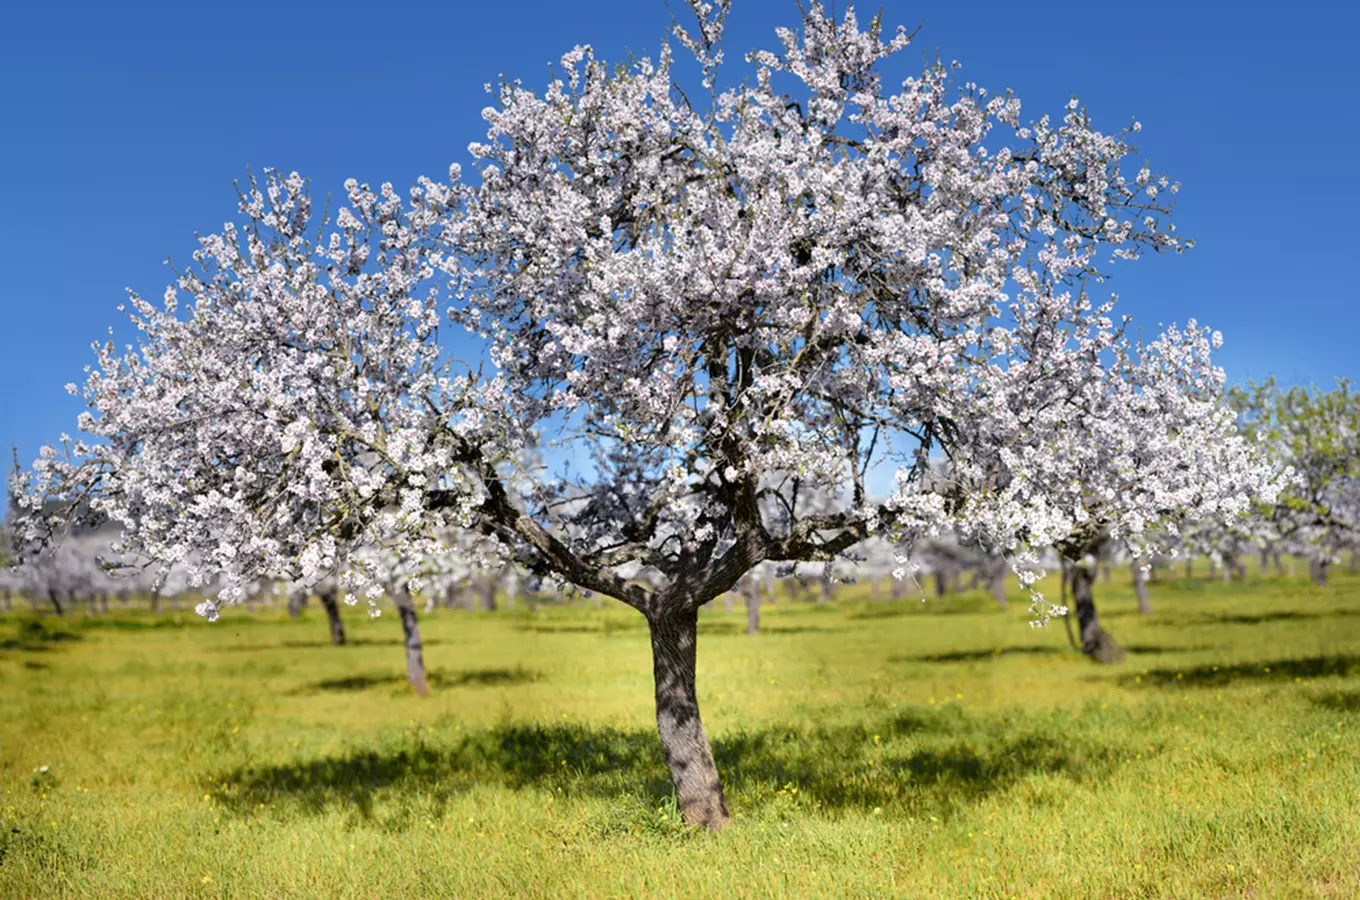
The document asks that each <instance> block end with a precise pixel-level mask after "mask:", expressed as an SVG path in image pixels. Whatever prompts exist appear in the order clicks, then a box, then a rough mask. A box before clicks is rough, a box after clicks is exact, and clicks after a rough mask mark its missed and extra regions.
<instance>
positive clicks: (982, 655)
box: [888, 647, 1076, 663]
mask: <svg viewBox="0 0 1360 900" xmlns="http://www.w3.org/2000/svg"><path fill="white" fill-rule="evenodd" d="M1075 653H1076V651H1074V650H1072V649H1070V648H1068V647H994V648H992V649H990V650H956V651H954V652H952V653H927V654H924V655H921V656H894V657H892V658H891V659H889V660H888V661H889V662H894V663H916V662H927V663H952V662H981V661H984V660H989V659H1001V658H1002V657H1005V656H1073V655H1075Z"/></svg>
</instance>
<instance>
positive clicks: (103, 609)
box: [99, 592, 109, 616]
mask: <svg viewBox="0 0 1360 900" xmlns="http://www.w3.org/2000/svg"><path fill="white" fill-rule="evenodd" d="M99 614H100V615H102V616H107V615H108V614H109V595H108V594H105V593H103V592H101V593H100V594H99Z"/></svg>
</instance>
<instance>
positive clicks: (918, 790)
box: [0, 573, 1360, 898]
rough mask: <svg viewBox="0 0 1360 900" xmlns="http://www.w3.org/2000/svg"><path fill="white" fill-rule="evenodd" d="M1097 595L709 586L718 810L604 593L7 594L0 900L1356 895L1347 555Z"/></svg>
mask: <svg viewBox="0 0 1360 900" xmlns="http://www.w3.org/2000/svg"><path fill="white" fill-rule="evenodd" d="M846 593H847V594H848V593H849V591H847V592H846ZM1097 597H1098V599H1099V600H1100V601H1101V602H1102V607H1103V611H1104V613H1103V618H1104V619H1105V620H1106V621H1107V624H1108V627H1109V628H1110V630H1111V631H1112V632H1113V633H1114V634H1115V635H1116V636H1117V637H1118V638H1119V640H1120V641H1121V642H1122V643H1123V644H1124V646H1125V647H1126V648H1127V649H1128V650H1129V658H1128V660H1127V661H1126V662H1125V663H1123V664H1122V665H1120V666H1117V667H1112V668H1106V669H1101V668H1098V667H1096V666H1094V665H1092V664H1091V663H1088V662H1087V661H1085V660H1084V659H1082V658H1081V657H1079V656H1077V655H1076V654H1074V653H1073V652H1072V651H1071V650H1070V649H1068V646H1067V640H1066V637H1065V636H1064V634H1063V629H1062V626H1061V624H1054V625H1053V626H1051V627H1049V628H1048V629H1046V630H1034V629H1031V628H1029V627H1028V626H1027V625H1026V622H1025V613H1024V612H1023V610H1021V609H1019V608H1015V609H1012V610H1011V611H1008V612H1003V611H1000V610H997V609H995V608H994V607H992V606H991V605H990V604H991V601H990V599H989V598H987V597H984V596H983V595H982V594H981V593H974V594H968V595H963V596H960V597H957V598H953V599H950V600H947V601H936V600H931V601H929V602H927V603H924V604H923V603H921V602H920V601H919V600H914V599H907V600H901V601H883V602H878V603H868V602H854V601H853V600H844V601H842V602H838V603H836V604H831V605H813V604H799V605H790V604H788V603H787V602H781V603H780V604H779V605H778V606H776V607H774V608H770V609H767V610H766V614H765V616H764V624H765V626H766V631H765V633H763V634H761V635H759V636H756V637H747V636H746V635H744V634H742V633H741V631H742V628H743V627H744V615H743V613H742V611H741V609H740V607H738V608H737V610H735V611H734V612H732V613H724V612H722V611H721V610H715V611H712V612H710V611H707V610H706V611H705V612H704V614H703V617H702V618H701V625H700V628H701V637H700V648H699V656H700V660H699V665H700V675H699V677H700V699H701V702H702V703H703V705H704V713H705V719H706V721H707V723H708V727H709V732H710V734H711V735H712V736H713V737H714V738H715V750H716V754H717V757H718V761H719V767H720V769H721V770H722V772H723V775H724V778H725V783H726V786H727V792H728V799H729V802H730V805H731V806H732V809H733V811H734V814H735V820H734V822H733V825H732V827H731V828H729V829H728V830H727V831H726V832H724V833H722V834H719V835H708V834H693V833H687V832H686V831H685V830H684V829H682V828H681V827H680V826H679V824H678V816H677V813H676V810H675V807H674V801H673V799H672V798H671V789H670V786H669V780H668V776H667V773H666V770H665V768H664V766H663V764H662V762H661V754H660V747H659V744H658V742H657V739H656V735H655V731H654V724H653V718H652V705H651V679H650V673H651V669H650V664H649V659H648V649H647V638H646V632H645V630H643V628H642V621H641V619H640V617H638V616H637V615H636V613H632V612H631V611H628V610H624V609H610V608H606V609H603V610H595V609H581V608H574V609H573V608H551V609H543V610H540V611H539V612H537V613H533V614H530V613H527V612H520V613H512V612H501V613H496V614H471V613H463V612H439V613H435V614H433V615H431V616H427V617H425V619H424V622H423V626H422V627H423V629H424V632H425V637H426V641H427V649H426V661H427V664H428V665H429V667H430V669H431V672H432V675H433V678H432V684H433V690H432V692H431V695H430V696H429V697H426V698H424V699H421V698H418V697H415V696H413V695H412V694H411V693H410V692H409V690H408V689H407V687H406V685H405V683H404V678H403V659H402V653H401V649H400V647H399V642H398V638H399V627H398V623H397V622H396V619H395V616H392V615H385V616H383V617H382V618H380V619H378V620H376V621H369V620H368V619H367V618H366V617H363V616H362V615H353V614H352V615H350V616H349V617H348V620H347V626H348V628H349V632H350V636H351V638H352V641H353V643H352V645H350V646H347V647H340V648H336V647H332V646H330V645H329V644H327V643H326V633H325V622H324V618H323V617H322V616H321V614H320V613H319V612H318V611H316V610H312V611H310V612H309V613H308V614H306V615H304V618H303V619H302V620H299V621H294V620H290V619H287V618H286V617H283V616H282V615H281V614H278V613H272V612H271V613H261V614H257V615H255V616H248V615H246V614H245V613H244V612H243V611H236V610H233V611H231V612H229V613H228V614H227V615H225V616H224V617H223V620H222V621H220V622H218V623H217V624H215V625H209V624H206V623H203V622H201V621H199V620H197V619H196V618H195V617H194V616H193V615H192V614H191V613H181V614H179V615H170V614H166V615H163V616H160V617H153V616H151V615H150V614H149V613H138V614H122V615H120V614H115V615H113V616H108V617H103V618H84V617H68V618H67V620H58V619H55V618H53V617H44V618H42V619H34V618H33V617H32V616H30V615H19V614H18V613H16V614H13V615H9V616H3V615H0V897H27V896H67V895H69V896H98V897H118V896H128V897H199V896H230V897H245V896H250V897H271V896H281V897H282V896H287V897H297V896H327V897H329V896H359V897H383V898H394V897H416V896H446V897H479V898H480V897H534V896H550V897H590V898H595V897H605V896H613V895H625V896H682V895H683V896H719V895H721V896H724V897H768V896H819V897H823V896H824V897H831V896H837V897H858V896H910V897H917V896H919V897H1002V896H1034V897H1082V898H1085V897H1140V896H1152V897H1164V896H1165V897H1199V896H1206V897H1237V896H1251V897H1293V896H1301V897H1309V896H1333V897H1357V896H1360V578H1357V577H1356V576H1348V575H1346V574H1344V573H1337V574H1336V575H1335V576H1334V583H1333V585H1332V586H1330V587H1329V588H1327V590H1326V591H1323V592H1318V591H1316V590H1314V589H1313V588H1312V587H1311V586H1308V585H1306V584H1304V583H1303V582H1302V581H1299V580H1291V579H1266V580H1259V579H1258V580H1254V581H1251V582H1249V583H1247V584H1245V585H1236V584H1234V585H1223V584H1210V583H1206V582H1202V581H1196V582H1184V581H1182V582H1170V583H1164V584H1158V585H1154V586H1153V593H1152V600H1153V603H1154V605H1155V607H1156V614H1155V615H1154V616H1152V617H1142V616H1139V615H1138V614H1137V612H1136V610H1135V607H1134V603H1133V599H1132V596H1131V592H1130V591H1129V589H1128V587H1127V585H1126V584H1119V583H1116V584H1114V585H1104V584H1101V585H1098V594H1097ZM1023 605H1024V604H1023V603H1016V604H1014V606H1015V607H1021V606H1023ZM41 767H46V769H45V770H41Z"/></svg>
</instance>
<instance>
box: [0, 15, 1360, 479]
mask: <svg viewBox="0 0 1360 900" xmlns="http://www.w3.org/2000/svg"><path fill="white" fill-rule="evenodd" d="M838 5H839V7H840V8H841V9H843V7H844V4H843V3H841V4H838ZM672 8H673V9H674V10H675V12H676V13H677V15H680V14H682V13H684V10H683V9H682V7H681V5H680V4H679V3H678V0H676V2H673V4H672ZM1358 8H1360V7H1357V5H1356V4H1353V3H1342V2H1334V3H1328V2H1310V0H1304V2H1295V3H1289V4H1270V5H1265V4H1259V5H1258V4H1252V3H1250V2H1243V3H1233V4H1229V3H1194V4H1190V3H1184V2H1167V0H1152V2H1143V3H1138V4H1099V3H1091V2H1089V0H1082V2H1075V0H1049V2H1047V3H1043V4H1038V5H1035V4H1024V3H1014V2H992V0H976V2H973V3H968V4H954V3H943V4H942V3H938V2H936V3H916V2H913V3H908V2H904V0H889V2H888V3H887V4H886V6H885V7H884V10H885V21H886V22H887V23H889V24H891V25H894V26H895V25H896V24H898V23H901V24H905V25H907V27H908V29H911V28H914V27H915V26H916V25H917V24H923V28H922V29H921V32H920V34H919V35H918V37H917V43H916V44H915V45H914V46H913V47H912V48H911V49H909V50H908V51H906V53H905V54H904V55H903V56H902V57H899V59H900V60H905V62H906V63H908V64H909V65H906V64H899V66H898V67H897V68H896V69H894V70H893V72H892V74H895V75H899V76H902V77H905V76H906V75H909V74H912V72H911V71H910V69H913V68H914V69H917V70H919V65H918V64H919V62H920V61H921V59H922V56H923V54H928V55H931V56H933V54H934V52H935V49H936V48H937V47H938V49H939V52H940V55H941V56H942V57H943V58H944V59H945V60H950V59H957V60H959V61H960V62H961V63H962V64H963V66H964V68H963V71H962V73H961V74H962V75H963V76H964V80H973V81H976V82H977V83H978V84H980V85H982V86H983V87H986V88H988V90H990V91H994V92H1000V91H1004V90H1005V89H1006V88H1012V89H1014V91H1015V92H1016V94H1017V95H1018V96H1019V97H1020V98H1021V100H1022V102H1023V104H1024V109H1023V117H1025V118H1037V117H1038V116H1039V115H1041V114H1042V113H1044V112H1048V113H1051V114H1054V115H1055V116H1056V115H1057V114H1059V113H1060V112H1061V110H1062V106H1063V104H1064V102H1065V101H1066V100H1067V99H1068V98H1069V97H1070V96H1071V95H1072V94H1074V93H1075V94H1077V95H1078V96H1079V97H1080V98H1081V100H1082V101H1083V102H1084V103H1085V104H1086V105H1087V106H1088V108H1089V109H1090V111H1091V114H1092V116H1093V119H1094V121H1095V123H1096V125H1097V127H1099V128H1101V129H1102V130H1107V131H1114V130H1117V129H1119V128H1120V127H1122V126H1124V125H1125V124H1127V123H1128V122H1129V120H1130V119H1131V118H1137V119H1139V120H1140V121H1141V122H1142V123H1143V131H1142V133H1141V134H1140V135H1139V136H1138V137H1139V142H1138V143H1139V147H1140V148H1141V149H1142V151H1143V153H1144V154H1145V155H1146V156H1147V157H1148V158H1149V159H1150V160H1151V162H1152V164H1153V168H1154V169H1155V170H1160V171H1164V172H1166V173H1167V174H1168V175H1169V176H1171V177H1172V178H1173V179H1178V180H1180V181H1181V182H1182V183H1183V189H1182V191H1181V193H1180V195H1179V203H1178V213H1177V217H1176V218H1177V222H1178V226H1179V230H1180V231H1181V233H1183V234H1185V235H1186V236H1188V237H1193V238H1195V239H1196V241H1197V242H1198V246H1197V247H1196V248H1195V249H1194V250H1192V251H1190V252H1189V253H1186V254H1184V255H1182V256H1178V257H1154V258H1147V259H1145V260H1143V261H1141V262H1139V263H1136V264H1133V265H1131V266H1126V267H1124V268H1123V269H1122V270H1118V273H1117V277H1116V278H1115V280H1114V281H1113V282H1110V283H1109V285H1110V287H1111V289H1112V290H1116V291H1118V292H1119V294H1120V309H1121V310H1122V311H1124V312H1130V313H1132V314H1134V316H1135V319H1136V322H1138V323H1140V324H1142V325H1143V326H1144V328H1145V330H1149V331H1152V330H1156V327H1157V325H1158V323H1161V322H1169V321H1184V320H1185V319H1186V318H1188V317H1191V316H1195V317H1198V318H1199V319H1200V320H1201V321H1202V322H1207V323H1210V324H1211V325H1213V326H1214V327H1215V328H1218V329H1221V330H1222V331H1223V333H1224V335H1225V337H1226V343H1225V346H1224V349H1223V352H1222V354H1221V356H1220V361H1221V363H1222V364H1223V365H1224V366H1225V367H1226V368H1227V371H1228V375H1229V377H1230V378H1232V379H1234V380H1244V379H1246V378H1248V377H1251V378H1257V379H1259V378H1262V377H1264V376H1266V375H1271V374H1274V375H1277V376H1279V377H1280V378H1281V379H1282V380H1283V381H1284V382H1286V383H1294V382H1309V381H1312V382H1316V383H1318V384H1320V385H1324V386H1329V385H1330V384H1331V381H1332V379H1333V378H1335V377H1337V376H1350V377H1356V376H1360V303H1358V302H1357V300H1360V296H1358V295H1360V291H1357V287H1356V280H1355V273H1354V272H1353V271H1352V269H1353V268H1354V267H1355V266H1354V264H1355V261H1356V260H1360V224H1358V223H1360V215H1358V213H1360V203H1358V202H1357V201H1360V179H1358V178H1357V173H1356V170H1355V169H1354V168H1353V167H1354V166H1356V160H1357V152H1358V148H1360V113H1358V112H1357V110H1360V102H1357V98H1356V89H1357V87H1360V64H1357V55H1358V54H1357V52H1356V50H1355V48H1354V46H1353V44H1354V41H1355V36H1356V33H1357V28H1358V26H1360V12H1357V9H1358ZM876 9H877V6H876V5H866V6H862V7H860V19H861V21H862V22H864V21H867V20H868V18H869V16H870V15H871V14H872V13H873V11H874V10H876ZM5 19H6V22H5V27H4V28H3V30H0V171H3V172H4V173H5V175H6V182H7V183H6V185H5V190H4V194H3V197H4V200H3V215H0V270H3V271H4V273H5V277H4V280H3V283H2V284H0V305H2V306H3V317H2V318H0V447H3V448H4V449H5V451H6V458H5V462H6V469H7V468H8V465H7V464H8V449H9V447H10V445H11V444H17V445H18V448H19V454H20V458H21V459H22V460H23V461H24V463H25V464H27V463H28V462H29V461H31V460H32V459H33V457H34V456H35V455H36V453H37V451H38V448H39V446H40V445H41V444H42V443H44V442H47V441H51V440H53V439H55V438H56V436H57V435H58V434H60V433H61V432H62V431H72V432H73V431H74V430H75V428H74V424H75V417H76V415H77V414H78V413H79V412H80V410H81V408H82V406H81V404H80V402H79V400H78V399H76V398H72V397H68V396H67V395H66V393H65V391H64V390H63V387H62V386H63V385H64V384H65V383H67V382H70V381H75V382H81V381H83V373H82V368H83V366H85V365H86V364H87V363H90V362H93V354H92V353H91V351H90V347H89V345H90V342H91V341H93V340H96V339H98V338H100V337H101V336H102V335H104V333H105V329H106V328H107V327H108V326H110V325H114V326H116V327H117V326H120V325H121V322H122V320H121V318H120V314H119V313H117V312H116V310H115V307H116V306H117V305H118V304H119V303H121V302H123V300H124V296H125V295H124V292H123V289H124V287H132V288H134V289H135V290H137V291H138V292H140V293H142V294H143V295H144V296H148V297H155V298H159V296H160V294H161V292H162V291H163V290H164V286H165V284H166V283H167V282H168V280H169V276H170V273H169V271H168V270H167V269H166V268H165V266H164V265H163V264H162V263H163V261H164V260H165V258H166V257H167V256H170V257H173V258H174V259H175V260H176V261H177V262H178V263H187V262H188V261H189V255H190V253H191V252H192V251H193V250H194V248H195V246H196V244H195V241H194V238H193V234H194V232H195V231H198V232H201V233H206V232H209V231H214V230H216V229H219V228H220V227H221V225H222V223H223V222H224V221H226V220H227V219H229V218H234V217H235V194H234V192H233V189H232V186H231V182H232V179H236V178H243V177H244V175H245V167H246V166H247V165H249V166H252V167H253V168H254V169H255V170H256V171H259V170H260V169H261V168H264V167H274V168H278V169H282V170H284V171H290V170H297V171H299V172H301V173H302V174H303V175H305V176H307V177H309V178H310V179H311V180H312V187H313V191H314V193H315V194H316V195H318V196H320V197H324V196H325V194H326V193H327V192H328V191H334V192H336V193H337V194H338V193H339V192H340V185H341V184H342V182H343V181H344V179H346V178H348V177H351V176H352V177H355V178H357V179H359V180H360V181H369V182H372V183H373V184H375V185H376V184H378V183H381V182H383V181H391V182H393V183H394V184H395V185H397V186H398V187H399V188H404V187H406V186H408V185H409V184H411V183H412V182H414V181H415V179H416V178H417V177H418V176H420V175H429V176H431V177H436V178H439V177H443V176H444V175H445V174H446V173H447V170H448V166H449V163H451V162H454V161H459V162H464V163H465V162H466V161H467V159H468V157H467V153H466V147H467V145H468V143H469V142H472V141H476V140H480V139H481V138H483V137H484V134H485V131H484V127H483V123H482V121H481V118H480V111H481V109H482V108H483V107H484V106H486V105H487V104H488V102H489V97H488V96H487V95H486V94H485V93H484V91H483V89H482V85H483V84H484V83H485V82H488V81H495V80H496V78H497V76H498V74H500V73H505V74H506V75H507V76H509V77H519V78H522V79H523V80H524V81H525V83H526V84H527V85H529V86H532V87H541V86H542V85H543V83H544V82H545V81H546V79H547V74H548V69H547V65H548V63H549V62H550V61H555V60H557V59H558V57H560V56H561V54H562V53H563V52H564V51H566V50H568V49H570V48H571V47H572V46H573V45H574V44H576V43H590V44H592V45H593V46H594V48H595V50H596V53H597V55H599V56H602V57H604V58H607V59H611V60H615V59H620V58H622V57H623V55H624V53H625V51H626V50H628V49H631V50H633V51H636V52H638V53H639V54H643V53H645V54H648V55H652V56H655V52H656V48H657V47H658V45H659V42H660V40H661V38H662V37H663V34H664V31H665V28H666V26H667V24H668V22H669V14H668V12H667V8H666V5H665V3H664V2H663V0H632V2H625V0H603V2H595V0H592V2H590V3H536V2H519V3H441V4H428V5H411V6H408V5H405V4H403V3H400V2H387V3H382V4H364V5H362V6H358V5H356V6H353V7H349V6H347V5H346V4H345V3H340V2H328V3H324V4H323V3H316V4H311V5H306V6H303V5H299V6H293V5H290V4H286V3H268V4H262V3H258V2H254V0H249V2H234V3H230V4H224V5H222V6H214V5H212V4H190V3H177V4H166V5H164V6H161V7H159V8H157V7H155V6H152V5H147V4H139V3H138V4H98V5H94V4H91V5H89V6H81V5H78V4H77V5H70V4H61V3H16V4H12V5H11V6H10V7H9V8H8V9H7V11H6V15H5ZM796 20H797V7H796V4H795V2H794V0H734V10H733V13H732V17H731V19H730V22H729V32H728V38H727V42H726V43H727V48H728V60H729V63H728V67H729V68H730V69H736V68H738V67H739V66H741V65H744V63H741V62H740V56H741V55H744V53H745V52H746V51H748V50H750V49H754V48H757V47H760V48H773V47H774V46H775V45H776V42H775V40H774V35H773V29H774V28H775V26H777V25H792V24H794V23H795V22H796ZM677 49H678V48H677ZM1347 260H1351V262H1350V263H1348V262H1347ZM121 333H123V334H125V333H126V330H125V329H124V330H122V332H121Z"/></svg>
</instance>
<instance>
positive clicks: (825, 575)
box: [821, 566, 836, 603]
mask: <svg viewBox="0 0 1360 900" xmlns="http://www.w3.org/2000/svg"><path fill="white" fill-rule="evenodd" d="M821 590H822V594H821V601H822V602H823V603H829V602H831V601H832V600H834V599H835V598H836V586H835V585H834V584H833V583H832V581H831V567H830V566H827V567H826V568H824V569H822V584H821Z"/></svg>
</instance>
